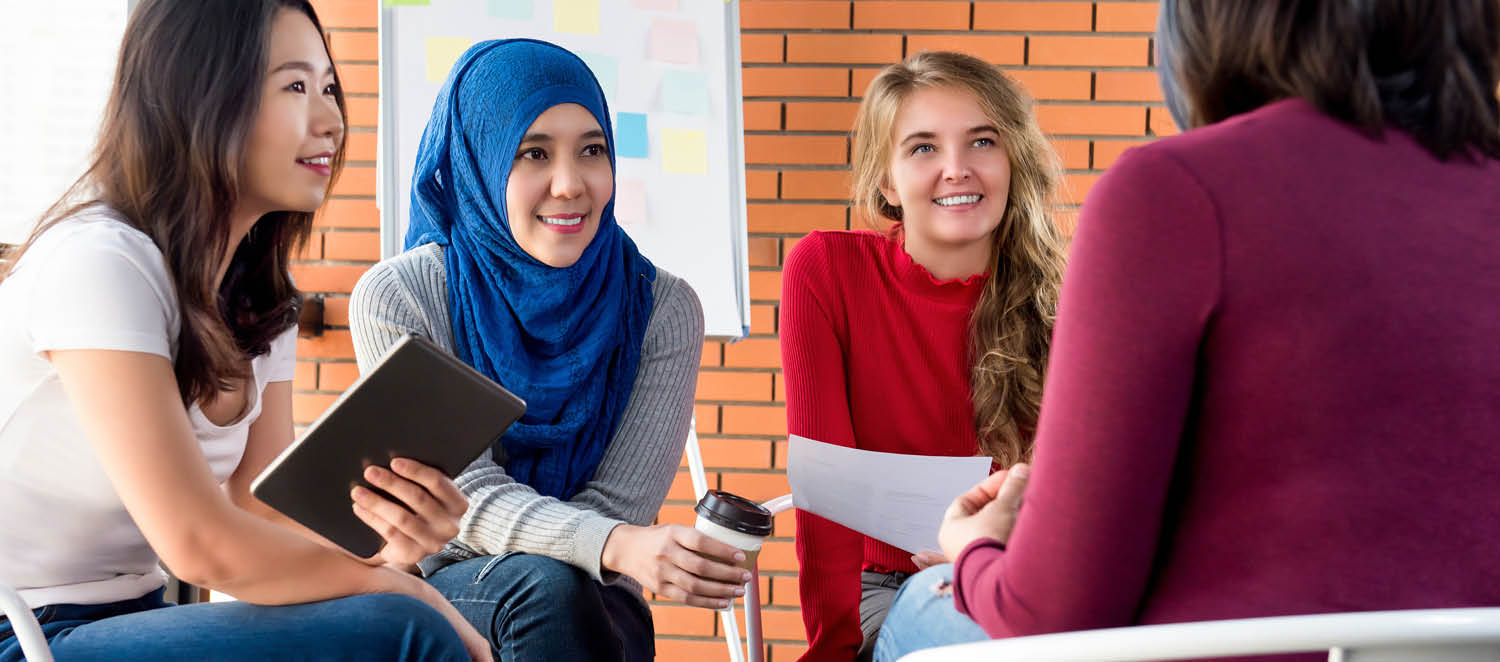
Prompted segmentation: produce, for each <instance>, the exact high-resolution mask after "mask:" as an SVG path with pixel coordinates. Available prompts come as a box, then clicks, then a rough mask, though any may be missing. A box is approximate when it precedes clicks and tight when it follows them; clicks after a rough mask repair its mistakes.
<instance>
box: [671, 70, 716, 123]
mask: <svg viewBox="0 0 1500 662" xmlns="http://www.w3.org/2000/svg"><path fill="white" fill-rule="evenodd" d="M661 107H662V109H663V110H665V111H667V112H669V113H682V114H684V115H707V114H708V74H705V73H703V72H701V71H679V70H675V69H671V70H667V71H663V72H662V74H661Z"/></svg>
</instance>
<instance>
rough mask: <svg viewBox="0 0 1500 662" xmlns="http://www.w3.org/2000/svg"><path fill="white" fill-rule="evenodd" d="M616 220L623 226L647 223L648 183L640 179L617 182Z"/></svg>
mask: <svg viewBox="0 0 1500 662" xmlns="http://www.w3.org/2000/svg"><path fill="white" fill-rule="evenodd" d="M615 220H616V221H619V223H620V225H621V226H631V225H640V224H642V223H645V222H646V182H643V181H641V180H639V179H622V180H619V181H618V182H615Z"/></svg>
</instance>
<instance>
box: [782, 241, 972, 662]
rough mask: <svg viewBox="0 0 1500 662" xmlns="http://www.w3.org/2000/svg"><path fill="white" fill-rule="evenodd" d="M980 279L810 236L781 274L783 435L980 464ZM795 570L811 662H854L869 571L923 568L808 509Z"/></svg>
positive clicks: (885, 245) (892, 246) (899, 254)
mask: <svg viewBox="0 0 1500 662" xmlns="http://www.w3.org/2000/svg"><path fill="white" fill-rule="evenodd" d="M984 282H985V277H984V276H975V277H972V278H969V279H966V280H963V281H938V280H935V279H934V278H933V277H932V275H931V274H929V273H928V272H927V270H926V269H923V268H922V267H921V266H920V265H918V264H916V263H915V262H913V261H912V259H911V257H910V256H909V255H907V254H906V251H905V249H903V248H902V247H901V244H900V241H899V237H898V236H897V235H890V236H886V235H880V234H875V233H872V232H814V233H812V234H810V235H808V236H807V237H806V238H804V239H802V240H801V241H800V242H799V243H798V244H797V248H796V249H795V250H793V251H792V253H791V254H790V255H788V256H787V260H786V265H785V267H784V269H783V276H782V294H781V326H780V332H781V356H782V368H783V370H784V371H785V373H786V387H787V394H786V401H787V429H788V431H790V432H791V433H792V434H797V435H802V436H804V437H808V438H811V439H816V440H818V441H823V442H827V443H830V444H839V445H843V446H857V447H858V448H861V449H865V450H873V451H884V452H888V453H907V454H913V455H948V456H972V455H975V454H976V453H978V451H979V440H978V437H977V436H976V435H975V431H974V430H975V429H974V413H973V406H972V405H971V404H970V401H969V383H970V382H969V363H968V358H967V357H968V342H969V315H970V313H972V312H973V310H974V306H975V305H976V304H977V303H978V301H979V295H980V293H981V291H982V290H983V288H984ZM866 478H868V479H869V480H871V481H878V480H880V476H867V477H866ZM797 560H798V562H799V564H800V565H801V572H800V573H799V574H798V577H797V582H798V587H799V589H800V592H801V601H802V620H803V622H804V624H806V626H807V633H808V643H809V644H810V648H809V649H808V652H807V654H806V655H805V656H803V658H802V659H803V660H804V661H819V662H851V661H852V660H854V658H855V655H856V653H858V651H859V645H860V641H861V634H860V629H859V600H860V579H859V573H860V570H861V569H870V570H875V571H879V572H890V571H893V570H899V571H904V572H913V571H915V570H916V568H915V566H913V565H912V562H911V554H909V553H907V552H903V551H901V550H899V549H896V548H895V547H892V546H890V545H887V544H885V543H882V542H880V541H878V540H874V539H871V538H866V537H865V536H863V535H861V534H859V533H857V532H855V531H852V530H850V529H847V528H844V527H842V526H840V525H838V524H834V523H833V522H830V521H828V520H826V519H823V518H821V517H818V516H817V515H812V514H808V513H804V512H801V511H798V512H797Z"/></svg>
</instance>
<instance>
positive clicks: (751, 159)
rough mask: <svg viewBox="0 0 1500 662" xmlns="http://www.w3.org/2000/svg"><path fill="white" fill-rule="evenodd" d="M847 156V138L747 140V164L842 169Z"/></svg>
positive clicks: (769, 138) (815, 137)
mask: <svg viewBox="0 0 1500 662" xmlns="http://www.w3.org/2000/svg"><path fill="white" fill-rule="evenodd" d="M848 156H849V139H848V138H845V137H844V136H765V135H754V136H745V163H767V164H770V163H798V164H807V165H843V164H845V163H847V162H848Z"/></svg>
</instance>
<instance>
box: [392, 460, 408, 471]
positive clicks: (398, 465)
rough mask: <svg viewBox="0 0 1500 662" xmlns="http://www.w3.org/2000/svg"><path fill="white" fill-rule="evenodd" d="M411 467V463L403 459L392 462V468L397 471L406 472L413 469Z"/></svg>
mask: <svg viewBox="0 0 1500 662" xmlns="http://www.w3.org/2000/svg"><path fill="white" fill-rule="evenodd" d="M409 465H410V463H409V462H407V461H406V460H405V459H402V458H397V459H394V460H391V468H392V469H395V470H396V471H406V470H407V469H410V468H411V467H410V466H409Z"/></svg>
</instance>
